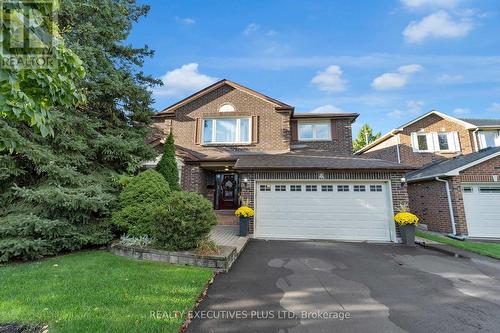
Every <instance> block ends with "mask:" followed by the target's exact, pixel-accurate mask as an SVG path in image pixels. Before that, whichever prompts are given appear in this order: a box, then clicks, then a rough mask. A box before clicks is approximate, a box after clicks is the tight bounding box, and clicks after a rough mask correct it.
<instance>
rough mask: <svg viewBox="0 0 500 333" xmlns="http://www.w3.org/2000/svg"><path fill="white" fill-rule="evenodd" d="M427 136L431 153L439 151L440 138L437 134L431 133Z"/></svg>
mask: <svg viewBox="0 0 500 333" xmlns="http://www.w3.org/2000/svg"><path fill="white" fill-rule="evenodd" d="M426 136H427V146H428V148H429V151H430V152H434V151H439V137H438V134H437V132H433V133H429V134H427V135H426Z"/></svg>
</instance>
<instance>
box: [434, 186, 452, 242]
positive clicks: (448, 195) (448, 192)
mask: <svg viewBox="0 0 500 333" xmlns="http://www.w3.org/2000/svg"><path fill="white" fill-rule="evenodd" d="M435 179H436V180H437V181H438V182H442V183H444V184H445V186H446V196H447V198H448V207H449V208H450V219H451V231H452V234H453V236H456V235H457V226H456V224H455V215H454V213H453V206H452V205H451V192H450V184H449V183H448V181H447V180H444V179H441V178H439V177H436V178H435Z"/></svg>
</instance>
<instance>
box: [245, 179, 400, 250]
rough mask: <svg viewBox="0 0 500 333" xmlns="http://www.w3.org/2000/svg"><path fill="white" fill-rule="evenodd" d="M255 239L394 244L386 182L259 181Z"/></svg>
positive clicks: (393, 230)
mask: <svg viewBox="0 0 500 333" xmlns="http://www.w3.org/2000/svg"><path fill="white" fill-rule="evenodd" d="M256 193H257V195H256V205H255V207H256V219H255V236H256V237H257V238H270V239H272V238H281V239H332V240H352V241H390V240H394V236H393V235H394V234H395V228H394V223H393V222H392V213H391V204H390V195H389V191H388V187H387V184H386V183H382V182H379V183H377V182H372V183H364V182H363V183H354V182H349V183H346V182H343V183H342V182H307V181H297V182H281V183H280V182H257V184H256Z"/></svg>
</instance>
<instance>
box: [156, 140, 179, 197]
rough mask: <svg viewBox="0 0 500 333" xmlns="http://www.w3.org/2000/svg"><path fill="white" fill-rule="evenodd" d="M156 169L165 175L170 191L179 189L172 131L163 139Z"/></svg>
mask: <svg viewBox="0 0 500 333" xmlns="http://www.w3.org/2000/svg"><path fill="white" fill-rule="evenodd" d="M156 171H158V172H159V173H161V174H162V176H163V177H165V179H166V180H167V183H168V185H169V186H170V189H172V191H180V190H181V187H180V185H179V171H178V170H177V161H176V160H175V144H174V135H173V134H172V132H170V134H169V135H168V137H167V140H165V145H164V149H163V156H162V157H161V159H160V162H158V165H157V166H156Z"/></svg>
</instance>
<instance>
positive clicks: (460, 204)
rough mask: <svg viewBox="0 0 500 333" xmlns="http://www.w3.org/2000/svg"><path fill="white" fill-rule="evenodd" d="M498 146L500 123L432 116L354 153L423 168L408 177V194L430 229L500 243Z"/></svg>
mask: <svg viewBox="0 0 500 333" xmlns="http://www.w3.org/2000/svg"><path fill="white" fill-rule="evenodd" d="M499 146H500V119H459V118H455V117H452V116H449V115H446V114H443V113H441V112H437V111H431V112H429V113H426V114H424V115H422V116H420V117H418V118H416V119H414V120H412V121H410V122H408V123H406V124H404V125H402V126H400V127H399V128H396V129H394V130H392V131H390V132H389V133H387V134H385V135H383V136H382V137H380V138H379V139H378V140H375V141H374V142H372V143H370V144H369V145H367V146H366V147H364V148H363V149H360V150H359V151H357V152H355V154H356V155H358V156H364V157H373V158H378V159H384V160H387V161H393V162H397V163H403V164H405V165H411V166H414V167H418V168H420V170H418V171H415V172H412V173H410V174H408V175H407V181H408V195H409V199H410V208H411V210H412V211H414V212H415V213H416V214H417V215H419V216H420V217H421V218H422V222H423V223H425V224H427V227H428V228H429V230H432V231H438V232H445V233H456V234H460V235H466V236H469V237H476V238H481V237H490V238H500V218H497V215H496V214H492V212H495V208H496V207H499V206H500V183H499V182H498V172H499V170H500V159H499V158H497V157H496V156H497V155H498V154H497V153H496V152H498V148H495V147H499ZM436 177H438V178H436Z"/></svg>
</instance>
